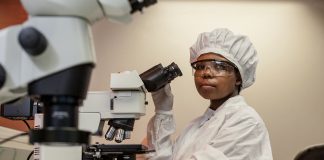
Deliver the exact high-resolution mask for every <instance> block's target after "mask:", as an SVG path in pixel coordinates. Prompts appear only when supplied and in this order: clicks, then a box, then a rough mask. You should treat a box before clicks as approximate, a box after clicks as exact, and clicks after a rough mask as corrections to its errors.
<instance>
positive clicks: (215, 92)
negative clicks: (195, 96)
mask: <svg viewBox="0 0 324 160" xmlns="http://www.w3.org/2000/svg"><path fill="white" fill-rule="evenodd" d="M207 59H214V60H220V61H226V62H229V61H228V60H227V59H226V58H224V57H223V56H221V55H218V54H215V53H206V54H202V55H200V56H199V57H198V59H197V61H202V60H207ZM206 66H207V65H206ZM201 68H202V67H201ZM194 72H195V73H194V74H195V85H196V88H197V91H198V93H199V94H200V95H201V96H202V97H203V98H205V99H210V100H218V99H221V98H224V97H226V96H228V95H230V94H232V93H233V92H234V91H235V89H236V86H237V85H240V84H241V81H239V80H237V79H238V78H237V77H236V74H235V71H232V72H228V74H225V75H224V74H223V75H221V76H215V74H214V73H213V71H212V70H211V68H209V67H205V69H202V70H200V71H198V70H195V71H194ZM198 72H199V73H198ZM197 75H199V76H197Z"/></svg>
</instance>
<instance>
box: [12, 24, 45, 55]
mask: <svg viewBox="0 0 324 160" xmlns="http://www.w3.org/2000/svg"><path fill="white" fill-rule="evenodd" d="M18 41H19V43H20V45H21V47H22V48H23V49H24V50H25V51H26V52H27V53H28V54H30V55H32V56H37V55H40V54H42V53H43V52H44V51H45V49H46V47H47V40H46V38H45V37H44V35H43V34H42V33H41V32H39V31H38V30H37V29H36V28H34V27H27V28H24V29H22V30H21V31H20V33H19V36H18Z"/></svg>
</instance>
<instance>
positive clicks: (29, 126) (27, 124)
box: [23, 120, 30, 130]
mask: <svg viewBox="0 0 324 160" xmlns="http://www.w3.org/2000/svg"><path fill="white" fill-rule="evenodd" d="M23 122H24V123H25V124H26V126H27V127H28V130H30V125H29V124H28V123H27V121H26V120H23Z"/></svg>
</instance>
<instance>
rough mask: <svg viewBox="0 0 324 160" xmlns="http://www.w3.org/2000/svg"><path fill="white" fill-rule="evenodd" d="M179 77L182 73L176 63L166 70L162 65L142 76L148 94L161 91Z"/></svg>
mask: <svg viewBox="0 0 324 160" xmlns="http://www.w3.org/2000/svg"><path fill="white" fill-rule="evenodd" d="M178 76H182V72H181V70H180V68H179V67H178V65H177V64H175V63H174V62H172V63H171V64H170V65H168V66H167V67H164V68H163V66H162V65H161V64H158V65H156V66H154V67H152V68H150V69H149V70H147V71H145V72H143V73H142V74H140V77H141V79H142V81H143V83H144V86H145V88H146V90H147V91H148V92H154V91H157V90H159V89H160V88H162V87H164V86H165V85H166V84H167V83H170V82H171V81H172V80H173V79H174V78H176V77H178Z"/></svg>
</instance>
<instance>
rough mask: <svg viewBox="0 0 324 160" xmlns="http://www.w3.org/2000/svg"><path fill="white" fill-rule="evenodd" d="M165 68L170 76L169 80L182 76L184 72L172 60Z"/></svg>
mask: <svg viewBox="0 0 324 160" xmlns="http://www.w3.org/2000/svg"><path fill="white" fill-rule="evenodd" d="M164 70H165V72H166V74H168V76H167V77H168V80H169V81H172V80H173V79H174V78H176V77H178V76H182V72H181V70H180V68H179V67H178V65H177V64H175V63H174V62H172V63H171V64H170V65H168V66H167V67H165V68H164Z"/></svg>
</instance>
